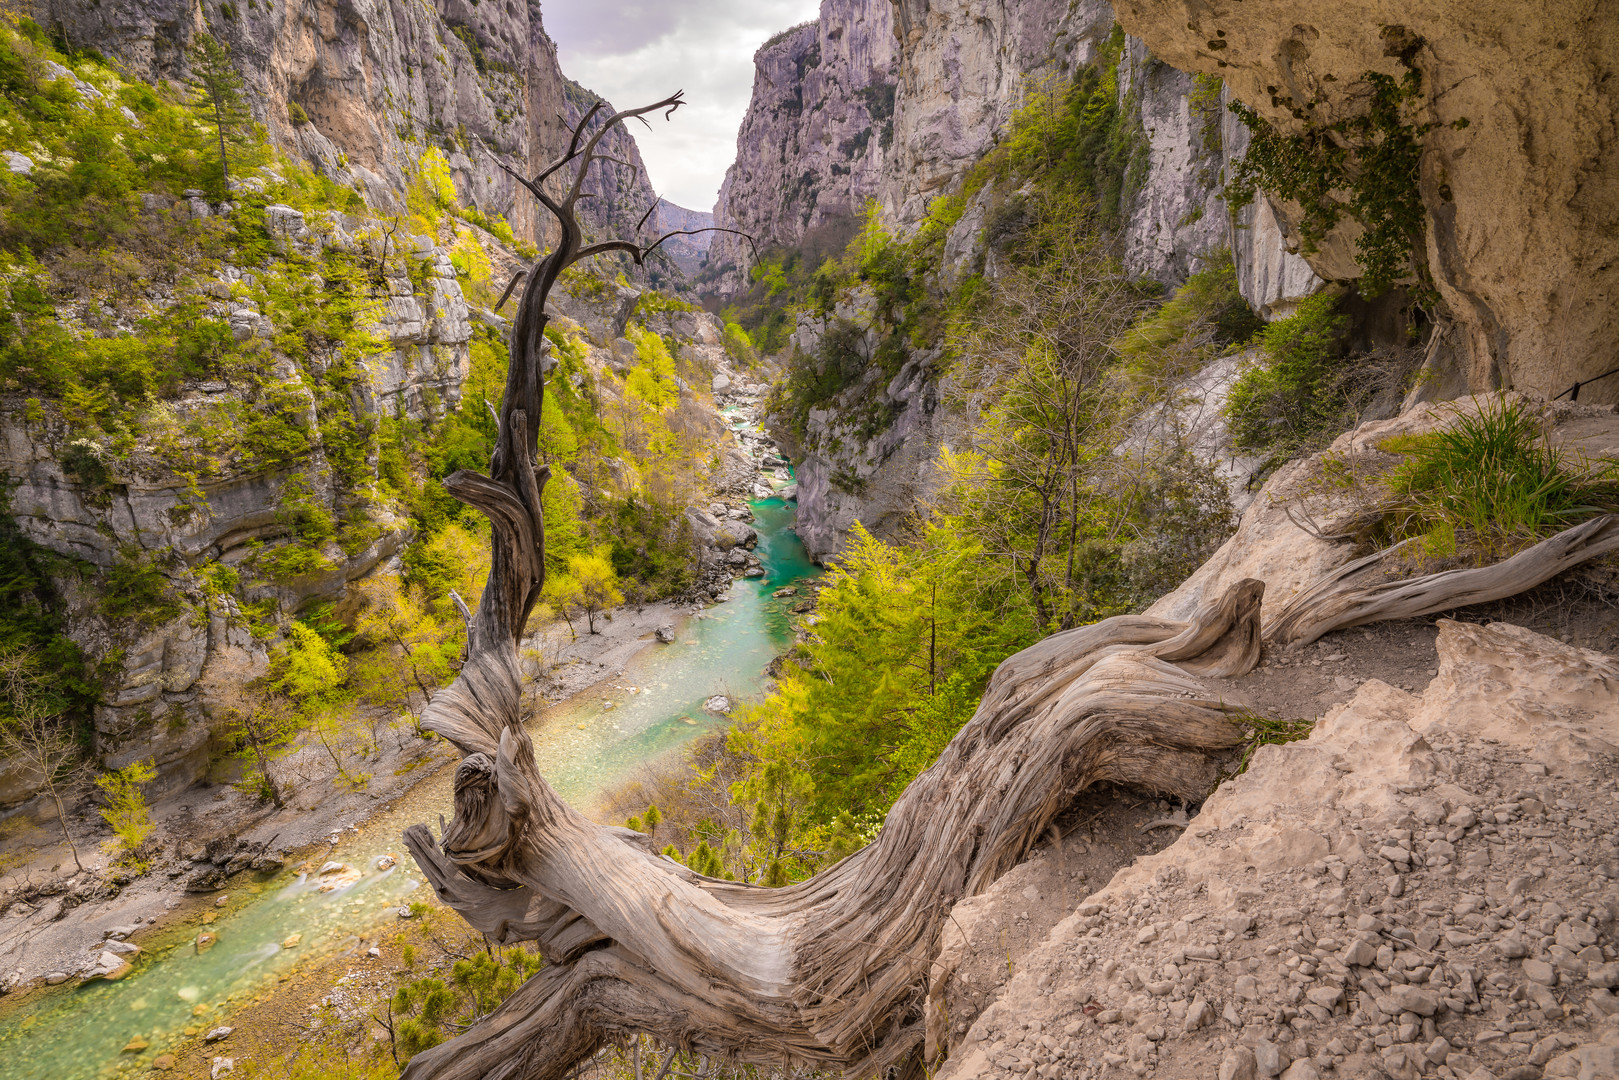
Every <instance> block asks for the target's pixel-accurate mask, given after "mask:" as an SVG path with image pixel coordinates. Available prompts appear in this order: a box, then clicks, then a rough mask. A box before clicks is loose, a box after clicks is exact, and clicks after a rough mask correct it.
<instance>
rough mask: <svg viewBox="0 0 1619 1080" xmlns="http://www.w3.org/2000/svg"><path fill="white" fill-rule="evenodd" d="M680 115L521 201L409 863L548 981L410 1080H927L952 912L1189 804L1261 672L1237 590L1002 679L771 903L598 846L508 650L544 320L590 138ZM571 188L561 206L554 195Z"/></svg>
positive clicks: (525, 554)
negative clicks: (1135, 806) (615, 139)
mask: <svg viewBox="0 0 1619 1080" xmlns="http://www.w3.org/2000/svg"><path fill="white" fill-rule="evenodd" d="M679 104H680V95H678V94H676V95H674V96H673V97H671V98H667V99H665V100H664V101H661V102H658V103H656V104H654V105H650V106H647V107H645V108H642V109H632V110H627V111H625V112H620V113H616V114H614V115H613V116H612V117H610V118H609V119H608V120H607V121H606V123H605V124H603V126H602V127H601V128H600V129H598V130H597V131H596V132H595V133H594V134H593V135H589V136H586V134H585V129H586V127H587V126H588V124H589V121H590V120H591V118H592V116H593V115H594V110H593V111H592V113H590V114H587V115H586V116H585V118H584V119H583V120H582V121H581V123H580V124H579V126H578V127H577V128H576V130H575V131H574V133H573V137H572V140H571V142H570V144H569V147H568V150H567V152H566V153H564V154H563V155H562V156H561V157H560V158H558V159H557V161H555V162H553V163H552V164H551V165H550V166H548V167H547V168H546V169H545V170H544V171H542V172H541V173H540V175H539V176H537V177H535V178H533V179H532V180H528V179H524V180H522V182H523V184H524V186H525V187H527V188H528V190H529V191H530V192H531V193H532V194H533V195H534V196H535V198H537V199H538V200H539V201H540V202H541V203H542V204H543V205H544V206H545V207H546V208H547V209H548V210H550V211H551V213H552V214H554V215H555V216H556V217H557V219H558V221H559V223H560V225H561V239H560V241H559V242H558V245H557V247H556V249H555V250H553V251H552V252H551V253H550V254H549V255H547V256H546V257H545V258H544V259H542V260H541V261H540V262H539V263H538V264H537V265H536V266H535V267H534V269H533V270H532V272H530V273H529V274H528V275H527V277H526V281H525V282H524V288H523V292H522V297H521V300H520V302H519V306H518V310H517V312H516V315H515V317H514V322H513V328H512V351H511V366H510V372H509V374H508V376H507V383H506V396H505V399H504V400H503V402H502V404H501V408H500V413H499V425H500V431H499V436H498V439H497V445H496V448H495V451H494V454H493V458H492V461H491V462H490V469H489V475H488V476H481V475H478V474H476V473H473V472H469V471H462V472H458V473H456V474H455V475H453V476H451V477H450V478H449V479H448V480H447V481H446V486H447V487H448V488H449V490H450V491H451V493H452V494H454V495H455V496H456V498H458V499H460V500H461V501H463V502H465V503H467V504H468V505H470V506H474V507H476V508H477V509H479V510H480V511H482V512H483V513H484V514H486V515H487V516H488V517H489V519H490V521H491V523H492V526H493V540H492V543H493V557H492V562H491V569H490V574H489V579H488V584H487V585H486V586H485V589H484V593H483V598H482V601H481V602H480V603H479V605H478V609H477V612H476V614H475V615H472V616H471V617H470V618H469V620H468V636H467V659H466V663H465V664H464V666H463V667H462V670H461V673H460V675H459V677H458V678H457V679H456V680H455V682H454V683H453V684H452V685H451V686H450V687H448V688H447V689H445V690H444V691H442V692H440V693H439V694H438V695H437V696H436V697H435V698H434V699H433V701H432V703H431V704H430V705H429V706H428V707H427V709H426V710H425V712H424V714H423V718H422V724H423V726H424V727H427V728H430V729H432V730H433V731H436V732H437V733H439V734H440V735H442V736H444V737H445V738H446V739H448V740H450V741H451V742H453V743H454V744H455V745H456V746H458V747H460V748H461V750H462V751H463V752H464V753H465V754H466V755H467V757H466V759H465V760H464V761H463V762H462V763H461V765H460V766H459V768H458V769H457V770H456V776H455V818H454V820H453V821H451V822H450V823H449V825H447V826H444V825H443V823H442V822H441V830H442V836H441V837H440V838H439V839H438V840H437V841H435V839H434V837H433V835H432V833H431V832H430V831H429V830H428V829H427V828H426V827H425V826H422V825H415V826H412V827H411V828H410V829H409V830H407V831H406V834H405V841H406V844H407V845H408V846H409V847H410V850H411V852H412V854H413V855H414V856H415V858H416V860H417V862H418V863H419V864H420V865H421V867H422V869H423V871H424V873H425V874H426V875H427V877H428V879H429V881H430V882H431V883H432V885H433V888H434V889H435V890H436V892H437V893H438V895H439V897H440V898H441V899H442V900H443V901H444V902H445V903H447V904H449V905H450V906H452V907H454V908H455V909H456V910H457V911H458V912H460V913H461V914H462V916H463V917H465V918H466V920H467V921H468V922H469V923H470V924H471V925H473V926H474V927H476V928H477V929H479V930H481V931H482V932H484V933H485V934H487V935H488V936H489V938H490V939H491V940H493V941H496V942H500V943H512V942H517V941H534V942H536V943H538V946H539V948H540V950H541V951H542V953H543V955H544V956H545V958H546V960H547V962H548V963H547V966H546V968H545V969H544V970H542V971H541V972H540V974H538V975H537V976H535V977H534V978H533V979H531V980H529V981H528V982H527V983H525V984H524V985H523V986H522V987H521V988H520V989H519V990H518V991H517V992H516V993H514V994H513V995H512V996H511V997H510V998H508V999H507V1000H506V1002H505V1003H504V1004H503V1005H502V1006H501V1007H500V1009H499V1010H498V1011H497V1012H496V1013H495V1014H494V1015H493V1016H491V1017H489V1018H488V1019H487V1020H485V1021H484V1022H482V1023H480V1024H479V1025H478V1026H477V1027H475V1028H473V1029H472V1030H470V1031H468V1032H467V1033H465V1034H464V1035H461V1036H460V1037H458V1038H456V1039H454V1040H452V1041H450V1042H447V1043H444V1044H442V1045H440V1046H437V1047H434V1048H432V1049H430V1050H427V1051H425V1052H423V1053H421V1054H419V1055H417V1056H416V1057H415V1058H414V1059H413V1060H412V1061H411V1062H410V1065H409V1067H408V1068H407V1070H406V1073H405V1075H406V1077H408V1078H409V1080H427V1078H432V1080H449V1078H468V1080H470V1078H474V1077H478V1078H524V1080H540V1078H546V1077H556V1078H560V1077H564V1076H566V1075H567V1074H568V1073H569V1072H570V1070H572V1069H573V1068H574V1067H575V1066H576V1065H577V1064H578V1063H579V1062H581V1061H582V1060H584V1059H585V1058H587V1057H588V1056H589V1055H591V1054H592V1053H594V1052H595V1051H596V1050H597V1049H598V1048H599V1047H600V1046H602V1045H603V1044H604V1043H606V1042H610V1041H613V1040H618V1039H624V1038H627V1037H628V1036H630V1035H632V1034H634V1033H645V1034H649V1035H652V1036H655V1037H657V1038H659V1039H662V1040H663V1041H665V1042H666V1043H668V1044H669V1045H671V1046H679V1047H684V1048H688V1049H692V1050H697V1051H700V1052H703V1053H705V1054H710V1055H715V1056H719V1057H726V1058H731V1059H735V1060H739V1061H747V1062H757V1063H761V1064H775V1063H783V1062H796V1063H800V1064H809V1065H821V1066H826V1067H831V1068H842V1069H845V1070H848V1071H850V1072H853V1073H862V1074H864V1073H871V1072H883V1071H886V1070H888V1069H890V1068H897V1069H899V1070H900V1071H902V1072H915V1071H916V1070H918V1068H919V1066H920V1062H921V1051H922V1047H923V997H924V990H925V987H924V983H925V980H926V977H927V971H928V967H929V964H930V962H931V959H932V954H933V952H934V950H935V948H936V944H937V939H938V935H939V931H940V928H941V925H942V924H943V921H944V920H945V919H946V918H947V917H948V915H949V912H950V909H951V907H952V905H954V904H955V903H956V902H957V901H959V900H961V899H962V898H964V897H966V896H970V895H972V894H974V893H976V892H979V891H981V890H983V889H984V888H986V887H987V886H988V885H989V884H990V883H992V882H993V881H994V880H995V879H996V878H997V877H999V876H1000V875H1001V874H1003V873H1005V872H1006V871H1007V870H1008V869H1010V868H1011V867H1012V866H1014V865H1015V864H1016V863H1017V862H1018V860H1019V859H1021V858H1022V857H1023V856H1024V855H1025V854H1026V853H1027V851H1028V849H1029V847H1030V846H1031V845H1032V844H1033V843H1034V842H1035V841H1036V840H1037V839H1038V838H1039V837H1040V836H1041V835H1042V834H1043V833H1044V832H1045V831H1046V830H1047V828H1048V827H1049V826H1050V824H1051V821H1052V819H1053V818H1054V817H1055V816H1056V815H1057V814H1058V813H1059V812H1060V811H1061V810H1062V809H1063V808H1064V807H1065V806H1066V805H1067V804H1068V802H1069V801H1070V800H1071V799H1072V798H1073V797H1074V796H1075V795H1076V794H1077V793H1078V792H1079V791H1081V790H1082V789H1084V788H1085V787H1087V786H1089V785H1091V784H1094V783H1097V782H1099V781H1106V780H1111V781H1118V782H1122V783H1129V784H1133V785H1137V786H1139V787H1141V788H1144V789H1147V790H1150V791H1155V792H1160V793H1164V794H1170V795H1176V796H1180V797H1183V798H1201V797H1202V796H1203V795H1204V794H1206V793H1207V791H1208V789H1209V787H1210V786H1211V784H1212V783H1213V781H1214V779H1215V768H1214V765H1213V764H1212V763H1211V761H1210V757H1209V752H1210V751H1217V750H1221V749H1225V748H1229V747H1231V746H1234V745H1236V744H1237V743H1238V742H1239V741H1240V738H1241V732H1240V731H1239V730H1238V728H1237V727H1236V726H1235V725H1233V724H1232V723H1230V722H1229V721H1228V720H1227V715H1228V714H1229V713H1231V712H1235V711H1237V707H1236V706H1235V705H1233V704H1230V703H1228V702H1225V701H1222V700H1220V699H1219V698H1218V697H1216V696H1215V695H1212V694H1210V693H1209V692H1208V691H1206V690H1205V689H1204V687H1203V686H1202V684H1201V683H1200V682H1199V680H1198V678H1197V676H1198V675H1234V674H1240V673H1242V672H1245V671H1247V670H1249V669H1250V668H1252V667H1253V665H1254V664H1255V663H1256V662H1257V660H1258V657H1259V607H1260V598H1261V595H1262V593H1263V586H1262V585H1261V583H1259V582H1257V581H1244V582H1241V583H1239V584H1238V585H1236V586H1234V587H1232V588H1231V589H1230V590H1229V591H1228V592H1227V594H1226V595H1225V596H1223V597H1221V598H1219V599H1218V600H1217V601H1215V602H1212V603H1210V604H1208V605H1207V606H1206V607H1205V608H1204V609H1202V610H1200V611H1199V612H1198V613H1197V615H1196V617H1194V618H1193V619H1192V621H1191V622H1189V623H1181V622H1176V621H1171V620H1164V619H1156V618H1149V617H1146V616H1124V617H1119V618H1114V619H1109V620H1107V621H1105V622H1102V623H1098V624H1096V625H1094V626H1088V627H1083V628H1081V629H1077V630H1071V631H1067V632H1065V633H1061V634H1057V635H1054V636H1052V637H1050V638H1047V639H1046V640H1044V641H1042V642H1040V643H1039V644H1037V645H1035V646H1033V647H1031V648H1029V649H1025V650H1024V651H1023V652H1021V653H1018V654H1017V655H1016V656H1013V657H1012V658H1011V659H1009V660H1007V661H1006V662H1005V663H1004V664H1002V665H1001V666H1000V668H999V669H998V670H997V671H996V673H995V675H994V677H993V678H992V679H991V680H990V684H989V687H988V689H987V691H986V693H985V695H984V699H983V702H982V703H981V704H980V706H979V708H978V711H977V713H976V714H975V715H974V717H973V719H972V720H971V721H970V722H969V723H968V724H967V725H966V727H964V728H963V729H962V731H961V732H960V733H959V734H958V735H957V736H956V738H955V739H954V740H953V741H952V742H951V744H950V746H949V747H948V748H947V749H946V750H945V752H944V754H943V755H942V756H941V757H940V759H939V761H938V763H937V764H935V765H934V766H933V767H932V768H931V769H929V770H928V771H927V772H926V773H924V774H923V775H922V776H920V777H919V778H918V779H917V780H916V781H915V782H914V783H912V784H911V786H910V787H909V788H908V789H907V790H906V791H905V793H904V795H903V796H902V797H901V798H900V800H899V801H898V802H897V803H896V804H895V806H894V808H893V810H892V811H891V812H890V814H889V815H888V819H887V821H886V823H885V825H884V827H883V829H882V832H881V834H880V835H879V837H878V839H877V840H876V841H875V842H874V843H872V844H871V845H869V846H868V847H866V848H864V849H862V850H861V851H859V852H857V853H855V854H854V855H852V856H850V857H849V858H847V859H844V860H843V861H842V862H840V863H838V864H836V865H835V866H833V867H832V868H830V869H828V870H826V871H824V872H822V873H820V874H817V875H816V876H814V877H813V878H811V879H809V880H808V881H805V882H801V883H799V884H796V885H792V886H789V887H787V888H781V889H765V888H759V887H756V886H751V885H746V884H737V883H734V882H727V881H719V880H715V879H710V878H705V877H702V876H700V875H698V874H696V873H694V872H692V871H691V870H689V869H687V868H686V867H684V866H681V865H679V864H678V863H675V862H673V861H671V860H669V859H666V858H662V857H660V856H659V855H657V854H656V853H655V852H654V851H652V850H651V849H650V845H649V843H648V842H647V841H646V839H645V838H644V837H641V836H640V835H639V834H636V833H632V832H630V831H629V830H627V829H619V828H608V827H602V826H598V825H595V824H593V823H592V822H590V821H588V820H586V819H585V818H584V817H583V816H582V815H580V814H579V813H578V812H576V811H575V810H573V809H572V808H571V807H569V806H568V805H567V804H566V803H565V802H563V801H562V800H561V799H560V798H559V797H558V796H557V794H556V792H555V791H554V790H552V788H551V786H550V785H549V784H548V783H546V781H545V778H544V777H543V776H541V775H540V772H539V769H538V767H537V766H536V764H535V760H534V754H533V747H532V744H531V742H530V740H529V736H528V734H527V732H526V731H525V730H524V729H523V726H522V720H521V717H522V710H521V705H520V699H521V689H520V687H521V684H520V680H519V665H518V654H517V639H518V636H519V634H520V633H521V632H522V628H523V626H524V624H525V622H526V621H527V619H528V615H529V612H530V611H531V610H532V608H533V607H534V604H535V602H536V601H537V599H538V597H539V595H540V590H541V586H542V585H543V583H544V573H545V558H544V554H545V528H544V520H543V518H542V516H541V511H540V492H541V490H542V488H543V486H544V484H545V481H546V476H547V472H546V469H545V467H544V466H542V465H537V464H536V462H535V455H536V426H537V425H536V424H535V423H534V422H532V420H531V418H537V417H538V416H539V415H540V406H541V402H542V399H543V398H542V396H543V394H544V374H545V372H546V371H547V370H548V369H549V367H550V366H551V365H550V364H549V363H548V362H547V361H548V357H547V355H546V344H545V338H544V328H545V323H546V315H545V311H544V307H545V300H546V297H547V295H548V294H549V291H550V289H551V287H552V285H554V284H555V282H556V280H557V277H558V275H559V274H560V273H561V272H562V270H563V269H565V268H566V267H567V266H568V265H570V264H571V263H573V262H575V261H577V260H578V259H581V258H584V257H587V256H588V255H591V254H595V253H599V252H605V251H623V252H626V253H629V254H631V255H632V257H635V258H637V259H639V258H642V257H644V256H645V254H646V253H647V251H649V250H650V249H651V247H653V246H655V244H654V245H649V246H646V247H640V246H636V245H634V244H632V243H629V242H627V241H610V242H606V243H598V244H594V245H591V246H589V247H586V246H585V245H584V244H583V240H582V235H581V231H580V228H579V225H578V222H577V220H576V218H575V216H574V205H575V203H576V201H577V200H578V198H579V197H580V187H581V180H582V178H583V176H584V172H585V170H586V169H588V168H589V167H590V164H591V162H592V161H594V160H596V159H597V156H596V146H597V143H598V142H599V140H600V138H601V136H602V133H603V132H604V131H606V130H607V129H608V128H609V127H611V126H612V125H614V124H617V123H621V122H623V121H624V120H625V119H627V118H629V117H636V116H640V115H642V114H644V113H648V112H651V111H654V110H658V109H673V108H676V107H678V105H679ZM570 164H571V165H573V166H574V169H575V171H574V173H573V174H572V177H571V183H570V184H569V187H568V189H567V192H566V194H565V195H563V196H562V197H561V198H552V197H551V195H550V194H548V192H547V190H546V187H545V183H546V181H547V179H548V178H549V177H551V176H553V175H555V174H556V173H558V172H559V171H560V170H562V169H563V168H564V167H566V166H568V165H570Z"/></svg>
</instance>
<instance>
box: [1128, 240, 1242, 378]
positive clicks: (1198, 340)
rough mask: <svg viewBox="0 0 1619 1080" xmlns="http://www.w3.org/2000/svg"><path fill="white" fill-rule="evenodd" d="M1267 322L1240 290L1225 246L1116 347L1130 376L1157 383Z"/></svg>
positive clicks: (1196, 364)
mask: <svg viewBox="0 0 1619 1080" xmlns="http://www.w3.org/2000/svg"><path fill="white" fill-rule="evenodd" d="M1264 325H1265V323H1264V320H1262V319H1260V318H1259V316H1257V315H1255V314H1254V312H1253V309H1252V308H1250V307H1249V306H1248V302H1247V301H1246V300H1244V299H1243V298H1242V294H1241V293H1240V292H1238V290H1237V274H1236V269H1235V267H1234V266H1233V264H1232V261H1231V252H1230V251H1229V250H1227V249H1222V250H1221V251H1219V252H1217V253H1215V254H1214V255H1212V256H1210V258H1209V260H1208V264H1207V265H1206V266H1205V267H1204V268H1203V269H1202V270H1199V271H1198V272H1197V273H1195V274H1193V275H1192V276H1191V277H1189V278H1187V279H1186V284H1184V285H1182V286H1181V287H1180V288H1179V289H1177V290H1176V291H1175V295H1174V296H1173V297H1171V298H1170V299H1169V300H1168V301H1167V302H1166V303H1164V305H1163V306H1162V307H1160V308H1158V310H1156V311H1154V312H1152V313H1151V314H1149V315H1146V316H1144V317H1143V318H1142V319H1140V320H1139V321H1138V322H1136V323H1135V324H1134V325H1133V326H1131V327H1130V329H1129V330H1128V331H1127V332H1126V333H1125V334H1124V336H1123V337H1121V338H1120V339H1119V340H1118V342H1117V344H1116V348H1117V350H1118V353H1119V359H1120V360H1121V361H1122V363H1123V365H1124V368H1125V370H1126V371H1127V372H1128V373H1129V374H1130V376H1131V377H1132V378H1135V379H1141V380H1146V381H1148V382H1153V383H1156V382H1159V381H1160V380H1162V379H1164V378H1166V377H1168V378H1178V377H1181V376H1184V375H1187V374H1190V373H1191V372H1192V371H1194V370H1196V369H1197V368H1199V367H1201V366H1202V365H1203V364H1205V363H1207V362H1208V361H1209V360H1210V359H1212V358H1213V357H1214V356H1215V355H1216V354H1217V353H1219V352H1220V351H1221V350H1222V349H1225V348H1229V347H1230V346H1232V345H1241V344H1243V343H1245V342H1246V341H1247V340H1248V339H1249V338H1251V337H1252V336H1253V335H1254V334H1255V333H1256V332H1257V331H1259V330H1260V329H1261V328H1262V327H1263V326H1264Z"/></svg>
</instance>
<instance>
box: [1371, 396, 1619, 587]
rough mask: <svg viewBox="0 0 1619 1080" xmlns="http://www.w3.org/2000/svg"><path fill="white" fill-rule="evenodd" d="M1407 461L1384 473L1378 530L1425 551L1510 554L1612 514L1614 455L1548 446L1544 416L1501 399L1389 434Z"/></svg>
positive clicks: (1618, 481) (1616, 496)
mask: <svg viewBox="0 0 1619 1080" xmlns="http://www.w3.org/2000/svg"><path fill="white" fill-rule="evenodd" d="M1380 449H1383V450H1385V451H1387V452H1390V453H1396V454H1403V455H1405V460H1404V461H1402V462H1401V463H1400V464H1399V465H1397V466H1396V467H1395V468H1394V469H1393V470H1392V471H1391V472H1390V473H1389V474H1388V475H1387V476H1386V477H1385V478H1384V481H1383V483H1384V486H1385V488H1386V492H1387V496H1386V499H1387V501H1386V502H1385V504H1384V507H1383V528H1384V529H1385V530H1386V532H1387V534H1388V539H1390V540H1393V541H1398V540H1409V539H1416V540H1417V542H1418V543H1417V546H1418V547H1420V549H1421V550H1422V553H1423V554H1424V555H1427V556H1429V557H1432V558H1453V557H1456V556H1458V555H1467V556H1470V557H1472V558H1474V559H1476V560H1478V561H1479V562H1480V563H1482V562H1484V561H1488V560H1493V559H1499V558H1503V557H1505V556H1508V555H1511V554H1513V553H1514V552H1516V551H1519V550H1521V549H1523V548H1525V547H1528V546H1529V545H1531V544H1534V543H1536V542H1537V541H1539V540H1542V539H1544V538H1546V537H1548V536H1551V535H1552V534H1554V533H1557V532H1561V531H1562V530H1564V529H1567V528H1570V527H1571V526H1574V525H1577V524H1579V523H1580V522H1581V521H1585V520H1587V519H1589V518H1591V517H1595V516H1596V515H1598V514H1604V513H1610V512H1614V511H1619V462H1614V461H1606V460H1597V461H1593V460H1591V459H1590V458H1588V457H1587V456H1585V455H1584V454H1581V453H1579V452H1578V451H1573V450H1568V449H1564V448H1561V447H1557V446H1554V445H1552V443H1551V442H1550V440H1549V439H1548V438H1547V425H1546V421H1545V418H1544V417H1543V416H1542V415H1541V414H1540V413H1539V412H1538V411H1536V410H1534V409H1532V408H1530V407H1529V406H1527V405H1525V404H1524V403H1522V402H1518V401H1510V400H1503V401H1497V402H1492V403H1490V404H1487V405H1484V406H1483V407H1481V408H1479V409H1478V410H1477V412H1476V413H1463V412H1460V411H1459V410H1458V413H1457V416H1456V418H1455V421H1454V422H1453V423H1451V424H1449V425H1447V426H1446V427H1444V428H1443V429H1441V430H1439V431H1434V432H1429V433H1428V434H1425V435H1416V436H1404V437H1397V438H1393V439H1388V440H1386V441H1385V442H1384V443H1383V444H1382V446H1381V447H1380Z"/></svg>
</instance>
